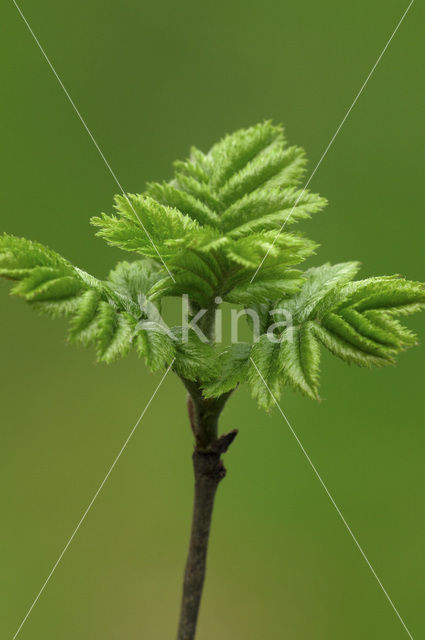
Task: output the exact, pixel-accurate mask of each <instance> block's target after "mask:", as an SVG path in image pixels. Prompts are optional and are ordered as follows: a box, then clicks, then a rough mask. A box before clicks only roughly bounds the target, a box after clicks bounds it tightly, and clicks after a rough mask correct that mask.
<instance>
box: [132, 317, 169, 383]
mask: <svg viewBox="0 0 425 640" xmlns="http://www.w3.org/2000/svg"><path fill="white" fill-rule="evenodd" d="M134 342H135V346H136V351H137V353H138V355H139V356H140V357H143V358H144V359H145V362H146V365H147V366H148V367H149V368H150V369H151V370H152V371H156V370H157V369H160V368H161V367H166V366H168V365H170V364H171V362H172V361H173V358H174V357H175V354H176V347H175V344H174V342H173V339H172V337H170V336H169V335H168V334H167V333H166V332H165V330H164V328H163V327H161V326H160V325H158V324H157V323H155V322H151V321H142V322H140V323H139V324H138V325H137V328H136V334H135V337H134Z"/></svg>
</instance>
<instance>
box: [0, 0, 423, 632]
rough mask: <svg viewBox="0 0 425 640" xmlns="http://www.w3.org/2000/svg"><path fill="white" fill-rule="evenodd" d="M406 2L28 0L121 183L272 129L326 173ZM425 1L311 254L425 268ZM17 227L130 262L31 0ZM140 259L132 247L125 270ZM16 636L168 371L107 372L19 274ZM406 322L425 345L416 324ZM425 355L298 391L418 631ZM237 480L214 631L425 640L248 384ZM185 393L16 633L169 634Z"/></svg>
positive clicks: (9, 521)
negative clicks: (264, 126) (95, 226)
mask: <svg viewBox="0 0 425 640" xmlns="http://www.w3.org/2000/svg"><path fill="white" fill-rule="evenodd" d="M406 6H407V2H404V1H403V2H402V1H401V0H385V2H384V1H383V0H379V1H376V2H374V3H370V2H369V1H366V0H358V2H356V3H351V2H337V1H336V0H322V2H320V3H319V2H313V1H312V0H308V1H306V0H304V1H300V2H297V3H294V2H291V3H289V2H286V1H283V2H280V3H278V2H276V1H274V0H262V2H259V1H255V2H254V1H252V0H243V1H242V0H233V1H232V2H229V1H228V0H226V1H224V0H216V1H215V2H207V1H205V2H196V1H195V0H181V2H178V3H177V2H172V1H171V0H162V1H161V0H156V1H155V2H153V1H152V0H145V2H143V3H140V2H136V0H122V1H121V2H111V1H110V0H103V1H100V0H92V1H90V2H86V1H84V0H73V1H72V2H70V1H66V2H61V3H58V2H54V1H53V0H43V2H35V0H23V1H22V9H23V11H24V13H25V15H26V17H27V19H28V20H29V22H30V24H31V26H32V28H33V29H34V31H35V33H36V34H37V35H38V37H39V39H40V41H41V43H42V45H43V46H44V47H45V49H46V51H47V53H48V55H49V56H50V57H51V59H52V61H53V64H54V65H55V67H56V69H57V71H58V73H59V74H60V75H61V77H62V79H63V81H64V83H65V85H66V87H67V89H68V90H69V92H70V94H71V95H72V97H73V98H74V100H75V102H76V103H77V105H78V107H79V108H80V110H81V112H82V114H83V115H84V117H85V118H86V120H87V123H88V125H89V127H90V128H91V129H92V131H93V134H94V136H95V138H96V140H97V141H98V143H99V145H100V146H101V147H102V149H103V150H104V152H105V155H106V156H107V158H108V160H109V161H110V163H111V165H112V167H113V168H114V170H115V171H116V173H117V175H118V177H119V179H120V181H121V182H122V184H123V187H124V188H125V189H127V190H129V191H141V190H142V189H143V185H144V183H145V181H147V180H151V179H162V178H168V177H169V176H170V165H171V162H172V161H173V160H174V159H175V158H178V157H185V155H186V154H187V151H188V148H189V146H190V145H191V144H196V145H197V146H198V147H200V148H201V149H204V150H206V149H207V148H208V147H209V146H210V145H211V144H212V143H213V142H214V141H216V139H217V138H219V137H221V136H222V135H223V134H224V133H226V132H229V131H232V130H234V129H235V128H239V127H241V126H246V125H250V124H253V123H255V122H257V121H259V120H262V119H264V118H272V119H273V120H274V121H276V122H282V123H284V124H285V127H286V130H287V135H288V138H289V140H290V142H291V143H296V144H301V145H302V146H304V147H305V149H306V150H307V152H308V155H309V158H310V170H311V169H312V168H313V167H314V165H315V163H316V162H317V161H318V160H319V158H320V156H321V154H322V152H323V150H324V148H325V147H326V145H327V144H328V142H329V140H330V138H331V136H332V135H333V133H334V131H335V129H336V127H337V125H338V123H339V122H340V121H341V119H342V117H343V115H344V114H345V112H346V110H347V109H348V107H349V105H350V104H351V102H352V100H353V98H354V96H355V94H356V93H357V91H358V89H359V88H360V86H361V84H362V82H363V81H364V79H365V78H366V76H367V74H368V72H369V70H370V68H371V66H372V65H373V63H374V62H375V60H376V58H377V56H378V54H379V52H380V51H381V49H382V48H383V46H384V44H385V43H386V41H387V39H388V38H389V36H390V34H391V32H392V31H393V29H394V27H395V25H396V23H397V21H398V20H399V18H400V16H401V14H402V13H403V11H404V10H405V8H406ZM424 19H425V9H424V6H423V5H421V4H420V3H419V2H417V3H415V4H414V5H413V7H412V9H411V12H410V13H409V15H408V16H407V18H406V20H405V22H404V24H403V25H402V26H401V28H400V31H399V33H398V34H397V35H396V36H395V38H394V41H393V42H392V44H391V46H390V48H389V50H388V51H387V53H386V54H385V56H384V58H383V59H382V61H381V63H380V65H379V67H378V68H377V70H376V73H375V75H374V76H373V77H372V79H371V81H370V83H369V85H368V86H367V88H366V89H365V91H364V93H363V95H362V96H361V98H360V100H359V102H358V104H357V105H356V106H355V108H354V110H353V112H352V113H351V115H350V117H349V119H348V120H347V122H346V124H345V125H344V127H343V129H342V131H341V133H340V135H339V136H338V138H337V139H336V141H335V143H334V145H333V147H332V149H331V150H330V152H329V155H328V156H327V157H326V159H325V160H324V162H323V165H322V166H321V167H320V169H319V170H318V172H317V174H316V176H315V177H314V180H313V182H312V185H311V186H312V188H313V189H314V190H316V191H320V192H321V193H322V194H323V195H325V196H326V197H328V198H329V202H330V204H329V207H328V208H327V209H326V211H325V212H324V213H322V214H320V215H318V216H317V217H316V218H315V219H314V220H312V221H310V222H306V223H304V224H303V225H302V228H303V230H305V231H306V232H307V233H308V235H309V236H310V237H313V238H315V239H316V240H318V241H319V242H320V243H321V244H322V248H321V249H320V251H319V254H318V257H317V261H318V262H320V261H325V260H332V261H341V260H345V259H359V260H361V262H362V263H363V271H362V275H364V276H366V275H369V274H385V273H394V272H401V273H403V274H405V275H406V276H408V277H409V278H411V279H422V280H423V279H424V278H425V272H424V271H425V270H424V266H425V260H424V234H425V216H424V213H423V200H424V197H423V185H424V181H423V114H424V110H425V90H424V85H423V61H424V60H423V59H424V46H425V45H424V39H423V24H424ZM0 20H1V23H2V25H3V29H2V38H1V45H0V47H1V56H0V59H1V69H2V81H1V84H2V89H3V98H2V101H1V105H0V109H1V122H2V153H1V156H2V159H1V163H2V164H1V183H2V196H1V199H2V206H1V229H2V230H5V231H7V232H10V233H14V234H17V235H24V236H27V237H29V238H33V239H36V240H39V241H41V242H44V243H46V244H48V245H50V246H51V247H52V248H54V249H56V250H58V251H60V252H61V253H63V254H64V255H66V256H67V257H68V258H70V259H72V260H73V261H75V262H76V263H77V264H78V265H79V266H81V267H82V268H84V269H87V270H88V271H91V272H93V273H94V274H95V275H98V276H101V277H102V276H104V275H105V274H106V273H107V271H108V270H109V269H110V267H111V266H112V265H113V263H114V262H115V261H116V260H118V259H120V257H122V256H123V254H121V253H120V252H119V251H118V250H112V249H109V248H108V247H107V246H106V245H105V244H104V243H103V242H102V241H101V240H99V239H96V238H94V235H93V230H92V229H91V228H90V226H89V224H88V219H89V217H90V216H91V215H93V214H97V213H98V212H99V211H102V210H104V211H110V209H111V201H112V197H113V194H114V193H115V192H116V191H117V187H116V185H115V183H114V181H113V179H112V178H111V176H110V174H109V173H108V171H107V169H106V167H105V165H104V164H103V162H102V160H101V158H100V157H99V154H98V152H97V151H96V149H95V147H94V146H93V144H92V142H91V141H90V139H89V137H88V135H87V133H86V132H85V131H84V130H83V127H82V125H81V123H80V122H79V120H78V119H77V117H76V115H75V113H74V112H73V110H72V108H71V106H70V104H69V103H68V102H67V100H66V98H65V95H64V93H63V91H62V90H61V88H60V87H59V85H58V83H57V81H56V80H55V78H54V77H53V75H52V72H51V70H50V69H49V68H48V66H47V64H46V61H45V60H44V59H43V58H42V55H41V53H40V51H39V50H38V49H37V47H36V45H35V43H34V41H33V40H32V38H31V36H30V34H29V32H28V31H27V29H26V27H25V25H24V23H23V21H22V19H21V18H20V16H19V14H18V12H17V10H16V8H15V7H14V5H13V3H12V2H11V1H9V0H7V1H6V2H4V3H2V7H1V14H0ZM124 257H127V256H124ZM0 293H1V303H0V304H1V319H0V322H1V333H0V349H1V357H2V367H1V376H2V380H1V387H0V402H1V416H2V421H1V422H2V424H1V467H0V487H1V516H2V524H1V529H0V547H1V571H0V594H1V597H0V607H1V609H2V611H1V615H0V636H1V637H2V638H12V636H13V634H14V633H15V631H16V629H17V627H18V624H19V623H20V621H21V620H22V618H23V616H24V614H25V612H26V611H27V609H28V607H29V605H30V604H31V602H32V600H33V598H34V597H35V595H36V593H37V592H38V590H39V589H40V587H41V585H42V582H43V581H44V579H45V578H46V576H47V574H48V572H49V571H50V569H51V567H52V566H53V564H54V562H55V560H56V558H57V557H58V555H59V553H60V552H61V550H62V549H63V547H64V545H65V542H66V540H67V539H68V537H69V535H70V534H71V532H72V531H73V529H74V527H75V526H76V524H77V522H78V520H79V519H80V517H81V516H82V514H83V512H84V510H85V508H86V506H87V505H88V503H89V501H90V499H91V498H92V496H93V494H94V492H95V490H96V489H97V487H98V485H99V483H100V482H101V480H102V479H103V477H104V475H105V473H106V471H107V469H108V468H109V466H110V464H111V463H112V461H113V459H114V457H115V455H116V454H117V452H118V450H119V448H120V447H121V445H122V443H123V441H124V440H125V438H126V437H127V435H128V433H129V431H130V429H131V428H132V426H133V425H134V423H135V421H136V419H137V417H138V416H139V414H140V412H141V410H142V409H143V407H144V406H145V404H146V402H147V400H148V399H149V397H150V395H151V393H152V391H153V389H154V388H155V386H156V384H157V383H158V381H159V376H151V375H150V374H148V373H147V371H146V370H145V368H144V366H143V364H142V363H141V362H140V361H138V360H137V359H136V358H135V357H130V358H129V359H127V360H125V361H122V362H119V363H118V364H115V365H112V366H109V367H107V366H105V365H96V364H94V356H93V353H92V352H86V351H83V350H78V349H75V348H69V347H68V346H66V345H65V341H64V336H65V324H64V323H62V322H56V323H53V322H51V321H50V320H48V319H46V318H45V317H38V316H37V315H35V314H32V313H31V312H30V310H29V309H28V308H26V307H25V306H24V305H23V304H22V302H20V301H19V300H15V299H10V298H8V297H7V286H6V285H2V286H1V292H0ZM411 326H412V327H413V328H415V329H417V330H418V331H419V334H420V335H421V337H422V341H423V342H425V340H424V338H425V327H424V322H423V319H420V318H418V319H415V320H414V321H413V322H411ZM424 359H425V346H422V347H419V348H417V349H414V350H411V351H410V352H408V353H406V354H404V355H402V357H401V358H400V362H399V365H398V367H397V368H389V369H388V370H378V371H370V372H369V371H361V370H357V369H355V368H348V367H346V366H345V365H344V364H342V363H340V362H338V361H335V360H332V359H331V358H327V357H324V361H323V376H322V396H323V398H324V399H323V402H322V403H321V404H314V403H313V402H311V401H309V400H307V399H304V398H302V397H298V396H295V394H293V393H292V392H290V391H288V392H287V393H286V394H285V396H284V398H283V400H282V402H283V407H284V409H285V411H286V412H287V415H288V417H289V419H290V420H291V422H292V424H293V426H294V428H295V429H296V431H297V433H298V434H299V436H300V438H301V440H302V442H303V443H304V445H305V447H306V449H307V450H308V452H309V453H310V455H311V457H312V459H313V461H314V462H315V463H316V464H317V466H318V469H319V470H320V472H321V473H322V475H323V477H324V480H325V481H326V482H327V483H328V486H329V488H330V489H331V492H332V493H333V495H334V497H335V500H336V502H337V503H338V505H339V506H340V508H341V509H342V512H343V513H344V515H345V517H346V518H347V520H348V522H349V523H350V524H351V526H352V528H353V531H354V533H355V534H356V535H357V536H358V537H359V540H360V542H361V544H362V545H363V546H364V549H365V551H366V553H367V554H368V556H369V558H370V560H371V562H372V564H373V566H374V568H375V569H376V571H377V573H378V575H379V576H380V577H381V579H382V581H383V583H384V585H385V586H386V588H387V589H388V591H389V593H390V595H391V597H392V598H393V600H394V602H395V604H396V606H397V607H398V608H399V611H400V613H401V615H402V617H403V618H404V619H405V621H406V623H407V625H408V627H409V628H410V630H411V633H412V635H413V636H414V637H415V639H416V638H422V637H424V636H425V608H424V606H423V603H424V591H425V589H424V572H425V549H424V539H425V514H424V491H423V489H424V479H425V472H424V464H423V459H424V447H425V429H424V424H423V422H424V421H423V403H422V398H423V385H424V382H423V379H424V371H425V366H424ZM233 427H239V429H240V436H239V438H238V441H237V443H235V445H234V446H233V448H232V450H231V451H230V452H229V454H228V455H227V466H228V469H229V473H228V477H227V479H226V481H225V483H223V485H222V486H221V488H220V491H219V497H218V502H217V509H216V512H215V517H214V526H213V535H212V541H211V551H210V558H209V570H208V580H207V586H206V591H205V597H204V600H203V606H202V611H201V619H200V625H199V635H198V637H199V640H213V638H217V637H220V638H221V640H234V639H235V638H237V639H239V638H241V639H242V638H243V639H244V640H257V639H263V638H266V639H267V640H280V639H288V640H289V639H290V640H307V639H308V640H310V639H314V640H337V639H338V640H339V639H340V638H344V639H345V640H359V639H367V640H368V639H375V638H385V639H386V640H398V639H400V640H402V639H403V638H406V637H407V634H406V632H405V630H404V629H403V628H402V626H401V624H400V622H399V621H398V620H397V618H396V616H395V614H394V612H393V611H392V610H391V607H390V605H389V604H388V602H387V600H386V599H385V597H384V595H383V593H382V591H381V590H380V588H379V586H378V584H377V583H376V581H375V579H374V578H373V576H372V574H371V573H370V571H369V569H368V568H367V566H366V564H365V562H364V560H363V558H362V557H361V555H360V553H359V551H358V550H357V549H356V547H355V545H354V543H353V541H352V539H351V538H350V537H349V535H348V533H347V531H346V530H345V529H344V527H343V525H342V523H341V521H340V520H339V518H338V515H337V513H336V512H335V510H334V508H333V507H332V505H331V503H330V501H329V499H328V498H327V496H326V495H325V493H324V491H323V489H322V487H321V486H320V484H319V482H318V481H317V478H316V477H315V476H314V475H313V473H312V471H311V469H310V468H309V466H308V463H307V462H306V460H305V458H304V457H303V455H302V453H301V452H300V450H299V448H298V446H297V444H296V442H295V440H294V438H293V437H292V435H291V434H290V432H289V430H288V427H287V426H286V424H285V423H284V421H283V420H282V418H281V416H280V415H279V414H278V413H277V412H276V413H272V414H271V415H270V416H267V415H266V414H263V413H260V412H259V411H258V410H257V408H256V406H255V405H254V403H253V401H251V400H250V398H249V396H248V393H247V391H246V390H244V389H241V390H240V391H238V393H237V394H236V395H235V397H234V398H233V399H232V401H231V403H230V404H229V406H228V409H227V410H226V411H225V414H224V415H223V428H226V429H229V428H233ZM191 446H192V444H191V436H190V433H189V428H188V425H187V420H186V415H185V398H184V391H183V387H182V385H181V384H180V382H179V381H178V380H177V379H174V378H173V377H172V376H170V377H169V378H168V379H167V380H166V382H165V383H164V386H163V387H162V388H161V390H160V392H159V393H158V396H157V397H156V398H155V399H154V401H153V403H152V405H151V406H150V408H149V410H148V412H147V413H146V415H145V417H144V419H143V422H142V423H141V424H140V427H139V429H138V431H137V432H136V434H135V436H134V439H133V440H132V441H131V443H130V445H129V446H128V449H127V450H126V451H125V453H124V454H123V456H122V458H121V460H120V462H119V464H118V466H117V468H116V469H115V470H114V472H113V474H112V476H111V477H110V479H109V481H108V482H107V484H106V486H105V487H104V490H103V492H102V493H101V495H100V496H99V498H98V500H97V502H96V504H95V506H94V507H93V509H92V511H91V512H90V514H89V515H88V517H87V519H86V521H85V522H84V524H83V526H82V527H81V530H80V531H79V533H78V535H77V536H76V538H75V539H74V541H73V543H72V546H71V547H70V548H69V550H68V552H67V553H66V555H65V557H64V559H63V561H62V563H61V564H60V566H59V568H58V569H57V571H56V573H55V574H54V576H53V578H52V580H51V582H50V584H49V585H48V587H47V589H46V591H45V592H44V594H43V595H42V597H41V598H40V600H39V602H38V604H37V606H36V607H35V608H34V610H33V612H32V614H31V616H30V618H29V619H28V621H27V623H26V625H25V626H24V628H23V629H22V632H21V634H20V637H22V639H25V640H27V639H28V640H38V639H41V638H43V639H45V638H48V639H53V638H55V639H56V638H60V639H61V640H71V639H72V640H75V639H76V638H78V639H81V640H89V639H90V640H97V639H102V640H122V639H126V640H127V639H128V640H130V639H136V638H146V639H149V640H164V639H166V638H167V639H169V638H173V637H174V634H175V628H176V621H177V615H178V607H179V601H180V583H181V577H182V571H183V565H184V558H185V553H186V547H187V540H188V533H189V518H190V512H191V500H192V473H191V464H190V454H191Z"/></svg>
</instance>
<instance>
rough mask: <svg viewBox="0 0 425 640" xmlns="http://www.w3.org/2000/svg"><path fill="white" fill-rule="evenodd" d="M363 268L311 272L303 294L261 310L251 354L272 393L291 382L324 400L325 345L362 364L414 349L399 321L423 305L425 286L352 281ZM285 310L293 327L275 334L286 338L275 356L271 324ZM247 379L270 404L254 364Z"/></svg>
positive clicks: (395, 278)
mask: <svg viewBox="0 0 425 640" xmlns="http://www.w3.org/2000/svg"><path fill="white" fill-rule="evenodd" d="M357 271H358V265H357V263H353V262H347V263H343V264H337V265H333V266H331V265H329V264H325V265H323V266H321V267H317V268H313V269H309V270H308V271H306V272H305V282H304V285H303V286H302V288H301V290H300V291H299V293H298V294H297V295H295V296H293V297H292V298H290V299H289V300H283V301H275V302H271V303H270V304H269V305H268V307H265V306H263V308H262V312H263V334H262V335H261V336H260V339H259V341H258V342H257V343H256V344H255V345H254V348H253V350H252V356H253V360H254V362H255V364H256V365H257V367H258V368H259V369H260V371H261V372H262V375H263V376H264V378H265V379H266V382H267V383H268V384H269V386H270V388H271V390H272V391H273V393H274V395H276V396H278V395H279V391H280V387H281V386H282V385H284V384H289V385H290V386H292V387H293V388H294V389H296V390H298V391H301V392H302V393H305V394H306V395H308V396H310V397H311V398H317V397H318V385H319V366H320V345H321V344H322V345H323V346H324V347H326V348H327V349H328V350H329V351H330V352H331V353H333V354H334V355H336V356H338V357H339V358H341V359H342V360H344V361H345V362H348V363H353V364H357V365H358V366H361V367H370V366H372V365H378V366H383V365H387V364H393V363H394V357H395V355H396V354H397V353H398V352H400V351H402V350H404V349H406V348H407V347H409V346H411V345H414V344H416V336H415V335H414V334H413V333H412V332H410V331H408V330H407V329H406V328H405V327H403V326H402V325H401V324H400V323H399V321H398V320H397V316H403V315H407V314H410V313H413V312H414V311H418V310H420V309H423V308H425V285H424V284H422V283H419V282H410V281H408V280H404V279H403V278H400V277H398V276H392V277H388V276H386V277H381V278H369V279H367V280H359V281H354V282H352V281H350V280H351V279H352V278H353V277H354V275H355V274H356V272H357ZM276 309H277V310H278V312H276V311H275V312H274V313H273V311H274V310H276ZM282 310H283V311H286V312H288V316H287V317H290V318H291V323H290V326H287V327H282V330H281V331H280V333H279V331H278V332H277V333H278V335H277V336H276V337H278V338H279V340H280V341H279V343H278V345H277V346H276V351H275V352H272V350H271V347H270V343H269V340H268V339H267V335H266V327H267V322H266V318H267V315H268V316H269V323H268V326H271V325H272V324H273V323H275V322H278V321H279V320H281V319H282ZM285 317H286V316H285ZM275 335H276V332H275ZM273 361H274V362H273ZM248 381H249V383H250V385H251V387H252V390H253V394H254V395H255V397H257V399H258V401H259V403H260V404H261V405H263V406H264V407H265V408H268V407H270V406H272V404H273V399H272V398H271V396H270V394H268V395H263V389H262V388H261V387H262V386H263V387H264V384H263V385H261V381H260V380H259V376H258V373H257V371H256V368H255V366H254V365H253V363H251V367H250V370H249V372H248Z"/></svg>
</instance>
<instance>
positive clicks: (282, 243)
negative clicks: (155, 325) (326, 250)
mask: <svg viewBox="0 0 425 640" xmlns="http://www.w3.org/2000/svg"><path fill="white" fill-rule="evenodd" d="M304 165H305V157H304V152H303V151H302V149H300V148H298V147H288V146H287V145H286V142H285V138H284V135H283V131H282V129H281V127H275V126H273V125H272V124H271V123H269V122H265V123H263V124H260V125H257V126H255V127H251V128H250V129H244V130H241V131H237V132H236V133H234V134H232V135H230V136H226V137H225V138H224V139H223V140H222V141H221V142H219V143H218V144H216V145H214V146H213V147H212V149H211V150H210V151H209V152H208V153H207V154H204V153H202V152H201V151H199V150H198V149H192V151H191V154H190V157H189V159H188V160H186V161H184V162H176V163H175V173H174V178H173V179H172V180H171V181H170V182H164V183H152V184H149V185H148V188H147V191H146V193H145V194H143V195H129V196H128V199H127V198H124V197H122V196H118V197H117V198H116V203H115V207H116V214H115V215H106V214H103V215H102V216H100V217H96V218H93V219H92V223H93V224H94V225H95V226H96V227H98V228H99V231H98V235H100V236H102V237H104V238H105V239H106V240H107V241H108V242H109V243H110V244H112V245H114V246H118V247H120V248H122V249H126V250H129V251H137V252H138V253H140V254H142V255H143V256H148V257H152V258H157V257H158V256H157V253H156V249H157V250H158V251H159V253H160V254H161V256H162V257H163V258H164V260H165V262H166V264H167V267H168V269H169V270H170V271H171V273H172V274H173V276H174V278H175V280H176V282H173V280H172V279H171V277H169V276H168V277H167V278H166V279H165V280H164V281H163V282H162V283H161V284H160V285H159V290H160V291H161V295H177V296H179V295H181V294H182V293H183V292H188V291H190V293H191V297H192V298H193V300H194V301H195V302H196V303H198V304H199V305H201V306H204V305H205V304H206V303H207V301H208V300H209V299H214V297H215V296H218V295H220V296H221V297H222V298H223V299H224V300H226V301H229V302H236V303H244V304H250V303H254V302H258V300H266V299H268V298H270V296H279V295H280V296H282V295H284V294H285V293H288V294H290V293H292V292H293V291H294V288H295V286H296V284H297V283H298V284H299V278H298V280H297V279H296V271H292V272H291V274H292V277H289V278H288V274H287V273H286V271H287V269H288V267H290V266H292V265H295V264H299V263H300V262H302V261H303V260H304V259H305V258H307V257H308V256H310V255H311V254H312V253H313V252H314V249H315V248H316V245H315V243H313V242H312V241H311V240H308V239H306V238H305V237H303V236H302V235H300V234H296V233H288V232H287V230H286V229H285V230H284V231H283V232H282V233H280V234H279V236H277V231H278V230H279V229H280V228H281V227H282V225H283V224H284V223H285V221H287V223H288V225H289V224H292V223H294V222H296V221H297V220H299V219H302V218H307V217H309V216H310V215H311V214H312V213H315V212H317V211H320V210H321V209H322V208H323V207H324V205H325V203H326V202H325V200H324V199H323V198H320V197H319V196H317V195H314V194H311V193H309V192H308V191H305V192H303V191H302V189H300V188H299V182H300V180H301V179H302V177H303V175H304ZM141 221H142V223H143V224H141ZM145 230H146V232H147V233H146V232H145ZM150 240H152V242H153V243H154V245H155V247H156V249H155V247H154V246H153V245H152V242H151V241H150ZM183 249H184V253H183V252H182V250H183ZM267 252H269V253H268V257H267V260H266V261H265V263H264V265H263V267H262V269H261V270H260V271H259V273H258V274H257V276H256V278H255V281H254V282H253V283H252V284H251V283H250V280H251V278H252V276H253V274H254V273H255V271H256V269H257V267H258V265H259V264H260V262H261V261H262V259H263V258H264V256H265V254H266V253H267Z"/></svg>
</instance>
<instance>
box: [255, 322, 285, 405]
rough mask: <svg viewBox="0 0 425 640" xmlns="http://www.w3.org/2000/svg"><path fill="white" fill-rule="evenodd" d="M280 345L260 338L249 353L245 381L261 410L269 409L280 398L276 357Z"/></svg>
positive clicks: (265, 337) (266, 338)
mask: <svg viewBox="0 0 425 640" xmlns="http://www.w3.org/2000/svg"><path fill="white" fill-rule="evenodd" d="M280 346H281V345H280V343H279V342H272V341H271V340H269V337H268V336H267V335H262V336H260V338H259V340H258V342H256V343H255V344H254V346H253V347H252V351H251V357H250V364H249V367H248V374H247V381H248V384H249V387H250V389H251V394H252V397H253V398H254V399H255V400H256V401H257V402H258V404H259V406H260V407H262V408H263V409H267V410H268V409H270V408H271V407H273V405H274V400H273V396H274V397H275V399H276V400H278V399H279V397H280V387H281V384H280V379H279V367H278V357H279V351H280Z"/></svg>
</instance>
